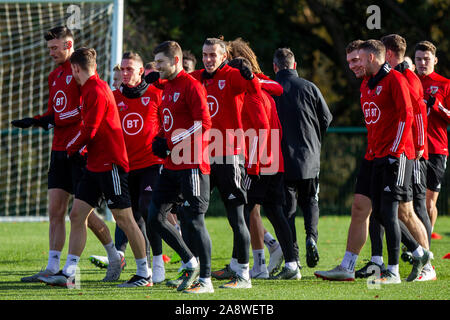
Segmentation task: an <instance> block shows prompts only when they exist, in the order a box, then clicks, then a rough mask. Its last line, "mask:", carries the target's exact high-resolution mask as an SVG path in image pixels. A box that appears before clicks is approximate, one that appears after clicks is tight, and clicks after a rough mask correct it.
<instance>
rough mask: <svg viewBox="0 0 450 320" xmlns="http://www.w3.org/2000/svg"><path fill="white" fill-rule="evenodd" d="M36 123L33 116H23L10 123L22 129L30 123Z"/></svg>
mask: <svg viewBox="0 0 450 320" xmlns="http://www.w3.org/2000/svg"><path fill="white" fill-rule="evenodd" d="M36 123H37V120H36V119H34V118H23V119H21V120H13V121H11V124H12V125H13V126H14V127H18V128H22V129H25V128H29V127H31V126H32V125H35V124H36Z"/></svg>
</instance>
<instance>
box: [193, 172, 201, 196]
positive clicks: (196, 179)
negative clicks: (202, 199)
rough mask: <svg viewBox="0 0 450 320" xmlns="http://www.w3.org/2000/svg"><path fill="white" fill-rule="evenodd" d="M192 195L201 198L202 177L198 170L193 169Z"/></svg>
mask: <svg viewBox="0 0 450 320" xmlns="http://www.w3.org/2000/svg"><path fill="white" fill-rule="evenodd" d="M192 195H193V196H194V197H199V196H200V176H199V173H198V169H192Z"/></svg>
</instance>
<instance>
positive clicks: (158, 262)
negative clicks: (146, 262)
mask: <svg viewBox="0 0 450 320" xmlns="http://www.w3.org/2000/svg"><path fill="white" fill-rule="evenodd" d="M153 266H159V267H161V266H162V267H164V260H163V256H162V254H160V255H159V256H153Z"/></svg>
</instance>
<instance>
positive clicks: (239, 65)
mask: <svg viewBox="0 0 450 320" xmlns="http://www.w3.org/2000/svg"><path fill="white" fill-rule="evenodd" d="M228 65H229V66H230V67H233V68H236V69H238V70H239V71H240V72H241V76H242V77H243V78H244V79H246V80H252V79H253V77H254V75H253V71H252V65H251V64H250V62H249V61H248V60H247V59H245V58H242V57H237V58H234V59H233V60H231V61H230V62H228Z"/></svg>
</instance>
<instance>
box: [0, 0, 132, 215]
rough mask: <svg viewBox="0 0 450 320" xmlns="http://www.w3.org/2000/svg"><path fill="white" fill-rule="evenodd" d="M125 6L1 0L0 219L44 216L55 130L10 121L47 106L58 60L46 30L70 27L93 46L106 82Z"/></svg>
mask: <svg viewBox="0 0 450 320" xmlns="http://www.w3.org/2000/svg"><path fill="white" fill-rule="evenodd" d="M123 10H124V1H123V0H84V1H80V0H70V1H67V0H66V1H64V0H63V1H53V0H47V1H40V0H32V1H30V0H28V1H23V0H9V1H8V0H0V99H1V100H0V108H1V109H0V110H1V111H0V124H1V131H0V147H1V150H0V222H1V221H40V220H46V219H48V213H47V209H48V203H47V202H48V197H47V171H48V165H49V156H50V150H51V143H52V138H53V136H52V135H53V131H51V130H50V131H48V132H46V131H43V130H42V129H37V128H36V129H31V128H30V129H18V128H15V127H13V126H12V125H11V124H10V123H11V121H12V120H15V119H22V118H24V117H32V116H34V115H36V114H41V113H43V112H45V111H46V110H47V100H48V84H47V77H48V75H49V73H50V72H51V71H52V70H53V69H54V68H55V67H56V66H55V64H54V63H53V61H52V59H51V58H50V57H49V54H48V49H47V45H46V42H45V39H44V34H45V32H46V31H48V30H50V29H51V28H53V27H56V26H59V25H65V26H67V27H69V29H71V30H72V32H73V34H74V38H75V39H74V42H75V48H77V47H81V46H85V47H92V48H95V50H96V51H97V65H98V73H99V75H100V77H101V78H102V79H104V80H105V81H108V82H109V83H110V84H112V82H113V80H112V74H113V72H112V70H113V67H114V65H115V64H116V63H119V62H120V58H121V55H122V40H123V35H122V34H123Z"/></svg>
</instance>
